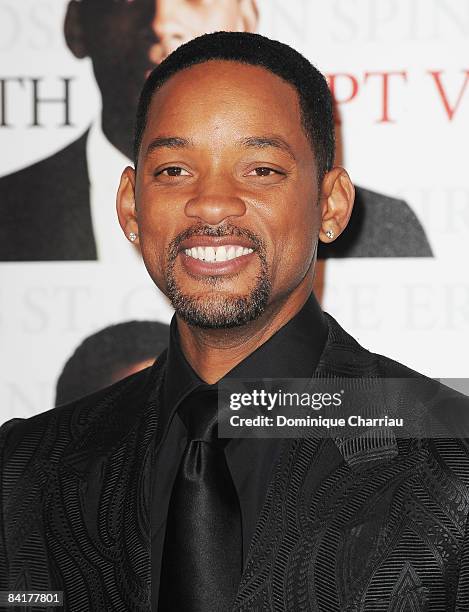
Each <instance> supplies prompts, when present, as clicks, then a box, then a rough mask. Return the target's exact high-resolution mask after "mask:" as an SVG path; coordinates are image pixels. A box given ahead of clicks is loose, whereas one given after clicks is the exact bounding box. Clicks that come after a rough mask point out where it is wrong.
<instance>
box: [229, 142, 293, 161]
mask: <svg viewBox="0 0 469 612" xmlns="http://www.w3.org/2000/svg"><path fill="white" fill-rule="evenodd" d="M239 143H240V144H241V145H242V146H245V147H252V148H256V149H266V148H268V147H274V148H275V149H281V150H282V151H284V152H285V153H287V155H289V156H290V157H291V158H292V159H293V160H296V158H295V155H294V153H293V150H292V148H291V147H290V145H289V144H288V142H287V141H286V140H284V139H283V138H282V137H281V136H249V137H248V138H242V139H241V140H240V141H239Z"/></svg>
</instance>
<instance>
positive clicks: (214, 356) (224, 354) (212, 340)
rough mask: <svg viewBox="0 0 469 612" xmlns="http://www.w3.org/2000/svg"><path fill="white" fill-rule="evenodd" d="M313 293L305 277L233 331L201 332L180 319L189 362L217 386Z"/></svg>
mask: <svg viewBox="0 0 469 612" xmlns="http://www.w3.org/2000/svg"><path fill="white" fill-rule="evenodd" d="M305 281H306V282H305ZM311 291H312V282H311V280H310V279H306V277H305V278H304V279H303V282H302V283H301V284H300V285H299V286H298V287H297V288H296V289H295V290H294V291H293V292H292V293H290V294H289V295H288V296H286V297H284V298H281V299H279V300H277V301H275V302H272V303H270V304H269V305H268V307H267V308H266V310H265V311H264V313H263V314H262V315H261V316H260V317H259V318H257V319H256V320H255V321H251V322H249V323H247V324H246V325H242V326H240V327H235V328H230V329H201V328H197V327H193V326H191V325H189V324H188V323H186V322H185V321H184V320H182V319H181V318H180V317H177V322H178V331H179V339H180V343H181V348H182V350H183V352H184V355H185V357H186V359H187V360H188V362H189V363H190V364H191V366H192V368H193V369H194V370H195V372H197V374H198V376H199V377H200V378H201V379H202V380H204V381H205V382H206V383H208V384H214V383H216V382H217V381H219V380H220V379H221V378H222V377H223V376H224V375H225V374H226V373H227V372H229V371H230V370H232V369H233V368H234V367H235V366H236V365H237V364H238V363H240V362H241V361H243V359H245V358H246V357H247V356H248V355H250V354H251V353H253V352H254V351H255V350H256V349H257V348H258V347H259V346H261V345H262V344H264V342H266V341H267V340H268V339H269V338H270V337H271V336H273V335H274V334H275V333H276V332H277V331H278V330H279V329H280V328H282V327H283V326H284V325H285V324H286V323H288V321H290V319H292V318H293V317H294V316H295V315H296V314H297V313H298V312H299V311H300V310H301V308H302V307H303V306H304V304H305V302H306V300H307V299H308V297H309V296H310V294H311Z"/></svg>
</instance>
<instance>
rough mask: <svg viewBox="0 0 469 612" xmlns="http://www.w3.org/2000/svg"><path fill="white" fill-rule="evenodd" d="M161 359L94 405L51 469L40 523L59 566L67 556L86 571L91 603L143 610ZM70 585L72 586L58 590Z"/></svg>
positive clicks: (147, 585) (148, 573)
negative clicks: (45, 515)
mask: <svg viewBox="0 0 469 612" xmlns="http://www.w3.org/2000/svg"><path fill="white" fill-rule="evenodd" d="M164 361H165V356H164V355H163V356H162V357H160V359H159V360H158V364H157V365H156V366H153V368H151V369H149V370H147V371H145V372H143V373H139V374H137V375H136V376H135V377H132V378H131V379H128V381H127V382H124V385H123V388H122V387H121V386H118V387H117V388H116V390H115V393H114V394H113V395H110V396H109V395H108V396H107V397H106V398H105V401H104V402H103V403H102V404H98V405H97V406H96V407H95V409H94V410H93V418H92V419H91V420H90V421H89V422H88V423H87V424H86V426H85V427H83V429H82V431H81V432H80V433H79V434H78V435H76V436H74V438H73V440H72V442H71V443H70V444H69V445H68V447H67V448H66V449H65V451H64V453H63V458H62V461H61V462H60V463H59V464H58V468H57V470H56V483H55V486H54V489H53V491H54V495H53V498H54V500H52V499H51V505H50V508H51V512H50V514H49V522H48V530H49V537H50V539H51V540H54V541H56V542H60V545H59V544H55V545H52V550H53V554H54V555H56V559H57V562H58V563H59V564H60V566H61V567H65V566H66V564H67V561H66V559H65V556H66V555H69V556H70V557H72V560H73V563H74V564H76V565H77V566H79V567H80V573H84V574H85V575H86V579H85V581H84V585H87V586H88V588H89V589H90V592H91V597H92V606H91V609H93V610H108V609H109V610H129V609H131V610H136V611H137V610H139V611H140V610H142V611H143V610H145V611H148V610H149V609H150V591H151V589H150V586H151V582H150V576H151V559H150V550H151V547H150V499H151V491H150V488H151V479H150V476H151V462H152V448H153V445H152V440H154V437H155V434H156V432H157V429H158V410H157V401H158V395H159V388H160V385H161V382H162V378H163V373H164ZM142 377H145V378H146V380H144V381H143V380H142ZM82 416H84V415H82ZM76 426H77V428H79V427H80V424H79V423H76ZM59 492H60V495H59ZM52 504H53V505H52ZM69 575H70V576H72V575H73V574H72V573H70V574H69ZM98 576H99V580H98ZM63 578H64V580H65V582H67V576H66V575H64V576H63ZM72 588H75V589H76V588H79V587H78V585H72V584H68V585H66V588H64V590H65V591H67V592H72V591H71V590H70V589H72Z"/></svg>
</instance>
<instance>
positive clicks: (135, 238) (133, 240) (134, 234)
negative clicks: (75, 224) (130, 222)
mask: <svg viewBox="0 0 469 612" xmlns="http://www.w3.org/2000/svg"><path fill="white" fill-rule="evenodd" d="M129 240H130V242H135V241H136V240H137V234H136V233H135V232H130V234H129Z"/></svg>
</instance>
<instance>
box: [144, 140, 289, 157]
mask: <svg viewBox="0 0 469 612" xmlns="http://www.w3.org/2000/svg"><path fill="white" fill-rule="evenodd" d="M238 144H239V145H241V146H243V147H248V148H255V149H267V148H269V147H273V148H275V149H280V150H282V151H284V152H285V153H287V155H289V156H290V157H291V158H292V159H293V160H296V158H295V155H294V153H293V150H292V148H291V147H290V145H289V144H288V142H287V141H286V140H284V139H283V138H282V137H281V136H276V135H272V136H248V137H247V138H241V140H239V141H238ZM192 146H194V143H193V142H192V140H190V139H188V138H182V137H180V136H157V137H156V138H154V139H153V140H152V141H151V142H150V144H149V145H148V147H147V151H146V154H147V155H150V154H151V153H153V151H156V150H157V149H163V148H167V149H184V148H187V147H192Z"/></svg>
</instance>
